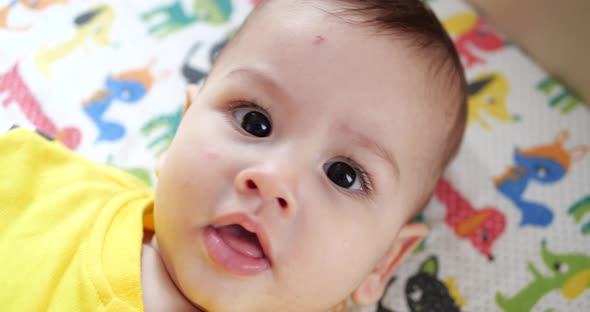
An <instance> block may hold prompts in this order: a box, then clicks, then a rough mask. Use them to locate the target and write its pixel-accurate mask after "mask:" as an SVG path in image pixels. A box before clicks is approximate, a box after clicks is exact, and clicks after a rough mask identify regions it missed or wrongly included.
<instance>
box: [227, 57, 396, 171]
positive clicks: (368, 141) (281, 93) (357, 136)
mask: <svg viewBox="0 0 590 312" xmlns="http://www.w3.org/2000/svg"><path fill="white" fill-rule="evenodd" d="M234 76H237V77H240V76H244V77H248V78H252V79H254V80H257V81H259V82H260V83H261V84H262V86H263V87H264V88H265V89H266V91H267V92H269V93H271V94H272V95H274V96H277V97H283V98H288V94H287V92H286V90H285V89H283V88H281V86H280V85H279V84H278V83H277V82H276V81H275V80H274V79H273V78H271V77H270V76H269V75H267V74H265V73H264V72H262V71H260V70H258V69H255V68H252V67H240V68H237V69H234V70H232V71H231V72H229V73H228V74H227V75H226V76H225V79H230V78H233V77H234ZM341 129H343V132H346V133H348V134H349V135H350V136H351V137H352V138H353V140H354V141H355V142H357V143H358V144H359V145H360V146H361V147H364V148H366V149H368V150H370V151H372V152H373V153H374V154H375V155H377V156H378V157H379V158H381V159H383V160H384V161H385V162H386V163H387V164H389V166H390V167H391V170H392V171H393V173H394V177H395V179H396V180H399V176H400V170H399V166H398V164H397V161H396V159H395V157H394V156H393V154H392V153H391V152H390V151H389V150H388V149H385V148H384V147H383V146H382V145H380V144H379V143H377V141H375V140H373V139H372V138H371V137H368V136H366V135H364V134H362V133H359V132H356V131H354V130H352V129H350V128H349V127H347V126H344V127H341Z"/></svg>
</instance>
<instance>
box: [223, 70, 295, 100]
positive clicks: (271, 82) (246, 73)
mask: <svg viewBox="0 0 590 312" xmlns="http://www.w3.org/2000/svg"><path fill="white" fill-rule="evenodd" d="M233 77H237V78H242V77H245V78H248V79H253V80H256V81H257V82H259V83H260V84H261V85H262V87H263V88H264V89H265V91H266V92H268V93H270V95H272V96H274V97H278V98H289V96H288V93H287V91H286V90H285V89H284V88H282V87H281V85H280V84H279V83H278V82H277V81H276V80H275V79H273V78H272V77H271V76H269V75H268V74H266V73H264V72H262V71H260V70H258V69H255V68H252V67H240V68H237V69H234V70H232V71H231V72H229V73H228V74H227V75H225V79H231V78H233Z"/></svg>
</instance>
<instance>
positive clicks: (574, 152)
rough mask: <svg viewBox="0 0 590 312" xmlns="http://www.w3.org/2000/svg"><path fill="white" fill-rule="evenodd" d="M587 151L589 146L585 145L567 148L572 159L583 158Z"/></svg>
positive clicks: (589, 149) (589, 148)
mask: <svg viewBox="0 0 590 312" xmlns="http://www.w3.org/2000/svg"><path fill="white" fill-rule="evenodd" d="M588 151H590V147H588V146H587V145H578V146H576V147H574V148H572V149H571V150H569V153H570V155H571V157H572V161H578V160H581V159H582V158H584V156H585V155H586V154H587V153H588Z"/></svg>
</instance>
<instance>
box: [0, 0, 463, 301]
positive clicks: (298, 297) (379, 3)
mask: <svg viewBox="0 0 590 312" xmlns="http://www.w3.org/2000/svg"><path fill="white" fill-rule="evenodd" d="M465 110H466V105H465V81H464V77H463V70H462V67H461V64H460V61H459V58H458V56H457V54H456V52H455V50H454V47H453V44H452V42H451V40H450V39H449V37H448V36H447V35H446V33H445V32H444V30H443V28H442V26H441V25H440V23H439V22H438V21H437V19H436V18H435V16H434V15H433V14H432V13H431V12H430V11H429V10H427V9H426V8H425V7H424V6H423V4H422V3H421V2H420V1H417V0H365V1H363V0H323V1H320V0H305V1H303V0H268V1H263V2H262V3H261V4H259V5H258V7H257V8H256V9H255V10H254V12H253V13H252V14H251V15H250V16H249V18H248V19H247V21H246V22H245V24H244V25H243V27H242V28H241V30H240V31H239V32H238V33H237V34H236V35H235V37H234V38H233V39H232V40H231V41H230V42H229V43H228V45H227V46H226V47H225V48H224V50H223V51H222V52H221V53H220V55H219V56H218V58H217V60H216V63H215V64H214V66H213V68H212V69H211V72H210V74H209V76H208V78H207V79H206V82H204V83H203V84H202V86H199V87H194V86H193V87H189V88H188V92H187V102H186V106H185V110H184V115H183V119H182V122H181V124H180V127H179V129H178V132H177V134H176V137H175V138H174V141H173V142H172V144H171V146H170V148H169V150H168V152H167V154H166V156H164V157H163V158H162V159H161V160H160V162H159V165H158V167H157V169H156V175H157V176H158V183H157V187H156V190H155V194H154V196H153V199H152V195H151V192H150V190H148V189H145V187H142V186H141V185H140V183H138V182H136V181H135V180H134V179H132V178H131V177H128V176H126V175H125V174H123V173H122V172H120V171H118V170H115V169H112V168H107V167H104V166H102V165H98V164H94V163H92V162H90V161H89V160H86V159H84V158H82V157H80V156H78V155H76V154H74V153H72V152H69V151H67V150H66V149H65V148H63V147H61V146H59V144H58V143H50V142H47V141H45V140H44V139H42V138H40V137H39V136H38V135H35V134H32V133H30V132H28V131H25V130H22V129H17V130H13V131H10V132H9V133H8V134H6V135H4V137H3V138H0V155H2V156H0V172H6V176H10V177H11V179H10V181H8V179H5V178H4V177H3V178H2V179H0V254H1V255H2V257H1V258H2V259H0V280H2V282H3V283H4V284H3V285H5V286H3V287H2V290H0V306H2V307H3V309H2V310H3V311H17V310H18V311H40V310H53V311H98V310H100V311H142V310H143V309H145V311H210V312H228V311H237V312H260V311H263V312H264V311H269V312H277V311H281V312H284V311H294V312H323V311H326V310H328V309H330V308H332V307H334V306H336V305H337V304H338V303H339V302H341V301H342V300H343V299H344V298H348V297H350V298H351V299H352V300H353V301H354V302H355V303H357V304H359V305H370V304H373V303H375V302H376V301H378V300H379V298H380V296H381V295H382V294H383V291H384V288H385V286H386V285H387V282H388V280H389V279H390V277H391V276H392V274H393V272H394V271H395V270H396V268H397V267H398V266H399V265H400V264H401V263H402V262H403V260H404V259H405V258H406V256H408V255H409V254H410V253H411V251H412V250H413V248H414V247H415V246H416V244H417V243H419V242H420V241H421V239H422V238H424V237H425V236H426V235H427V232H428V229H427V227H426V226H425V225H424V224H421V223H414V222H411V220H412V219H413V217H414V216H415V215H416V214H417V213H419V212H420V211H421V210H422V209H423V208H424V206H425V205H426V203H427V202H428V201H429V199H430V196H431V194H432V192H433V190H434V188H435V186H436V183H437V180H438V178H439V177H440V176H441V174H442V172H443V170H444V169H445V167H446V165H447V164H448V163H449V161H450V160H451V159H452V158H453V155H454V154H455V153H456V150H457V149H458V146H459V145H460V142H461V138H462V136H463V131H464V127H465ZM15 146H18V147H19V148H15ZM3 174H4V173H3ZM47 209H49V210H47ZM3 210H4V211H3ZM7 308H8V310H7Z"/></svg>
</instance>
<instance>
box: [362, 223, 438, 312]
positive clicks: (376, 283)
mask: <svg viewBox="0 0 590 312" xmlns="http://www.w3.org/2000/svg"><path fill="white" fill-rule="evenodd" d="M426 235H428V227H426V225H425V224H424V223H420V222H413V223H409V224H406V225H404V226H403V227H402V228H401V230H400V231H399V233H398V235H397V237H396V238H395V240H394V241H393V243H392V244H391V247H390V248H389V250H388V251H387V253H386V254H385V255H384V256H383V258H382V259H381V261H379V263H378V264H377V266H375V268H374V269H373V271H372V272H371V273H370V274H369V276H367V277H366V278H365V280H364V281H363V282H362V283H361V284H360V285H359V287H358V288H357V289H355V290H354V291H353V292H352V295H351V297H352V300H353V301H354V303H356V304H358V305H360V306H367V305H371V304H374V303H376V302H377V301H379V299H380V298H381V296H383V292H384V291H385V287H386V285H387V282H388V281H389V280H390V279H391V277H392V275H393V273H394V272H395V270H396V269H397V268H398V267H399V265H400V264H402V263H403V262H404V260H405V259H406V257H407V256H408V255H410V254H411V253H412V251H413V250H414V248H415V247H416V245H418V244H419V243H420V241H422V239H424V238H425V237H426Z"/></svg>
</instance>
